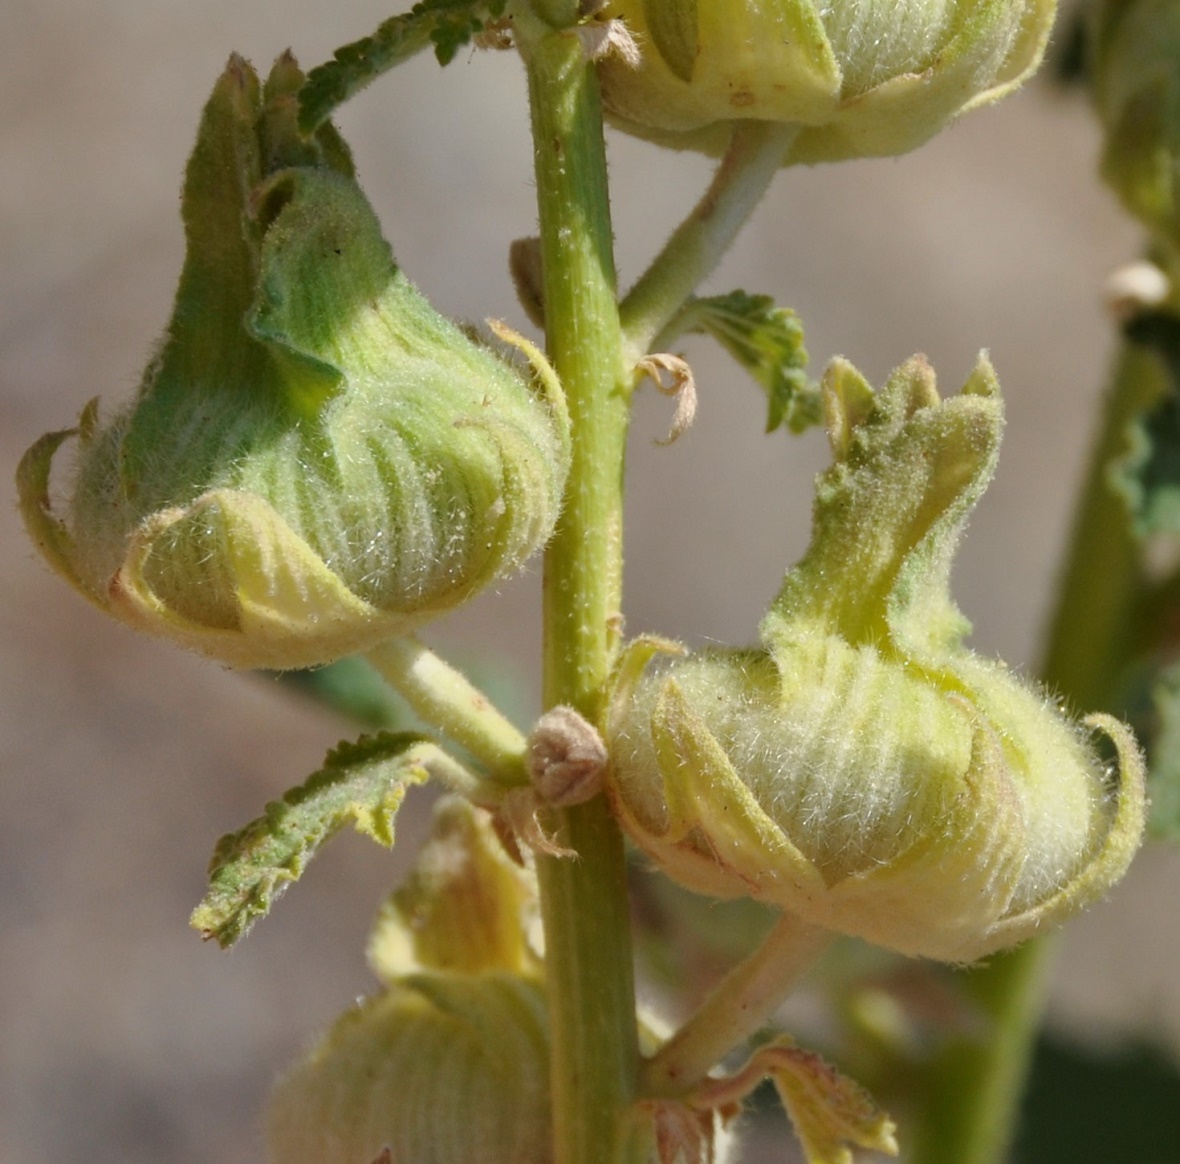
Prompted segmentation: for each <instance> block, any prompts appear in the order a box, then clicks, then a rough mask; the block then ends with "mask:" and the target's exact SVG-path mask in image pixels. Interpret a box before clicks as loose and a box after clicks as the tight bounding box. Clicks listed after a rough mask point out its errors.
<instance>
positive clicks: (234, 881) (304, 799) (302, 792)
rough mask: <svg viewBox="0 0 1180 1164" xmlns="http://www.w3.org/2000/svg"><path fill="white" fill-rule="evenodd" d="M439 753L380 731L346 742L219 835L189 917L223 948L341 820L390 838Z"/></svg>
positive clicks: (386, 841) (387, 841) (419, 740)
mask: <svg viewBox="0 0 1180 1164" xmlns="http://www.w3.org/2000/svg"><path fill="white" fill-rule="evenodd" d="M440 755H442V752H441V749H440V748H439V747H438V745H437V744H434V743H433V742H431V741H430V740H429V739H426V738H425V737H423V736H419V735H411V734H409V733H398V734H392V733H390V732H381V733H379V734H377V735H374V736H362V737H361V738H360V739H359V740H358V741H357V742H356V743H355V744H353V743H348V742H343V743H340V744H339V745H337V747H336V748H335V749H333V751H331V752H329V753H328V757H327V759H326V760H325V761H324V766H323V767H322V768H321V769H320V770H319V771H318V772H316V773H315V774H314V775H312V776H311V777H310V778H309V779H308V780H307V781H306V782H305V783H303V784H300V785H299V786H298V787H297V788H292V789H291V790H290V791H289V792H287V794H286V795H285V796H284V797H283V798H282V800H275V801H272V802H271V803H270V804H268V805H267V806H266V811H265V812H264V813H263V815H262V816H260V817H259V818H258V819H257V820H254V821H251V822H250V823H249V824H248V825H246V827H245V828H243V829H241V830H239V831H238V832H236V833H230V834H229V835H228V836H225V837H222V838H221V840H220V841H218V842H217V848H216V849H215V850H214V852H213V860H212V861H211V862H210V865H209V891H208V892H207V893H206V894H205V897H204V899H203V900H202V901H201V904H200V905H198V906H197V908H196V909H195V910H194V911H193V915H192V917H191V918H190V920H189V924H190V925H191V926H192V927H193V928H194V929H196V930H199V931H200V933H201V936H202V937H204V938H205V939H206V940H208V939H209V938H213V939H215V940H216V941H217V943H218V944H219V945H220V946H221V947H222V948H223V949H226V948H228V947H230V946H232V945H233V944H234V943H235V942H236V941H237V940H238V939H239V938H241V937H244V936H245V935H246V933H247V932H248V931H249V929H250V927H251V926H252V925H253V924H254V923H255V922H256V921H257V920H258V919H259V918H260V917H263V916H265V915H266V914H267V913H268V912H269V911H270V907H271V906H272V905H273V904H274V902H275V901H276V900H277V898H278V897H279V895H280V894H281V893H282V892H283V890H285V889H286V888H287V886H288V885H289V884H290V883H291V882H293V881H297V880H298V879H299V877H300V876H301V875H302V873H303V870H304V869H305V868H306V866H307V862H308V861H309V860H311V858H312V857H314V856H315V854H316V853H317V852H318V851H319V848H320V846H321V845H323V843H324V842H325V841H327V840H328V839H329V838H330V837H331V836H332V835H333V834H334V833H336V832H338V831H339V830H340V829H341V828H343V827H344V825H345V824H347V823H348V822H349V820H351V821H352V823H353V827H354V828H355V829H356V830H357V832H359V833H363V834H365V835H366V836H369V837H372V838H373V840H375V841H376V842H377V843H378V844H380V845H385V846H387V847H389V846H392V845H393V819H394V817H395V816H396V815H397V810H398V809H399V808H400V807H401V803H402V800H403V798H404V797H405V794H406V789H407V788H408V787H409V786H410V785H413V784H421V783H422V782H423V781H425V780H426V778H427V766H428V765H429V763H430V762H431V760H432V759H433V758H435V757H437V756H440Z"/></svg>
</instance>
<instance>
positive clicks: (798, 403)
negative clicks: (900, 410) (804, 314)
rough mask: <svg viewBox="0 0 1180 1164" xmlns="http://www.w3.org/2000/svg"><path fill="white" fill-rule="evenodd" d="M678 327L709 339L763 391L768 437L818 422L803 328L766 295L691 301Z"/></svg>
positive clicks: (818, 406) (820, 415)
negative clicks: (778, 430)
mask: <svg viewBox="0 0 1180 1164" xmlns="http://www.w3.org/2000/svg"><path fill="white" fill-rule="evenodd" d="M678 322H681V321H678ZM682 327H683V330H684V331H692V332H697V333H701V334H704V335H711V336H712V337H713V338H714V339H715V340H717V342H718V343H720V344H721V346H722V347H724V348H725V350H726V351H727V352H729V354H730V355H731V356H733V358H734V359H735V360H737V362H738V363H739V364H741V365H742V367H743V368H745V369H746V371H748V372H749V373H750V375H751V376H753V377H754V379H755V380H757V381H758V383H759V384H761V385H762V387H763V388H765V389H766V392H767V395H768V396H769V398H770V402H769V403H770V407H769V411H768V413H767V417H766V431H767V432H773V431H774V430H775V429H776V428H778V427H779V426H780V425H784V424H785V425H786V427H787V428H789V429H790V430H791V431H792V432H795V433H799V432H803V431H805V430H806V429H808V428H810V427H811V426H812V425H815V424H819V423H820V422H821V421H822V420H823V409H822V405H821V402H820V393H819V385H818V384H817V383H816V382H815V381H814V380H812V379H811V378H810V377H809V376H808V375H807V370H806V369H807V349H806V348H805V347H804V346H803V325H802V324H801V323H800V322H799V317H798V316H797V315H796V314H795V313H794V312H793V311H790V310H788V309H787V308H785V307H777V306H776V305H775V302H774V300H773V299H772V298H771V297H770V296H769V295H750V294H747V292H745V291H731V292H730V293H729V294H728V295H714V296H710V297H709V298H705V299H693V300H691V301H690V302H689V303H688V304H687V306H686V307H685V310H684V314H683V317H682Z"/></svg>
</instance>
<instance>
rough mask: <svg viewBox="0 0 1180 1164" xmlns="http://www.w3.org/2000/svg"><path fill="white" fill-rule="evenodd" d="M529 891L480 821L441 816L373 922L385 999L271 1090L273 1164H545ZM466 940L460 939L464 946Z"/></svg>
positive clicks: (547, 1148)
mask: <svg viewBox="0 0 1180 1164" xmlns="http://www.w3.org/2000/svg"><path fill="white" fill-rule="evenodd" d="M534 909H535V886H534V885H533V883H532V881H531V879H530V877H529V876H528V875H527V874H525V873H524V872H523V870H521V869H520V868H519V867H516V866H514V865H512V864H511V862H510V861H509V860H508V858H507V857H506V856H505V855H504V852H503V849H502V848H501V846H500V843H499V841H498V840H497V838H496V836H495V833H494V832H493V830H492V827H491V824H490V822H489V819H488V817H487V814H486V813H483V812H481V811H480V810H479V809H476V808H473V807H472V806H471V805H470V804H468V803H467V802H466V801H462V800H458V799H448V800H445V801H443V802H441V804H440V806H439V809H438V810H437V812H436V815H435V823H434V829H433V832H432V835H431V838H430V840H429V841H428V843H427V845H426V846H425V848H424V850H423V853H422V856H421V858H420V860H419V863H418V867H417V870H416V872H415V873H414V874H413V876H412V877H411V878H410V880H409V881H408V882H407V883H406V885H405V886H404V887H403V888H401V889H399V890H398V891H397V893H395V894H394V896H393V897H392V898H391V899H390V901H389V903H388V904H387V906H386V907H385V908H384V909H383V910H382V912H381V915H380V916H379V918H378V921H377V925H376V927H375V929H374V933H373V937H372V940H371V943H370V951H369V953H370V961H371V963H372V966H373V969H374V970H375V971H376V973H377V975H378V977H379V978H381V979H382V982H383V987H382V989H381V991H380V992H379V993H378V994H376V995H375V996H374V997H372V998H369V999H366V1000H365V1001H363V1002H361V1003H359V1004H358V1005H357V1006H356V1007H354V1008H353V1009H352V1010H350V1011H348V1012H347V1013H346V1014H344V1015H343V1016H342V1017H341V1018H340V1019H338V1020H337V1022H336V1023H335V1025H334V1026H333V1027H332V1028H331V1030H329V1031H328V1033H327V1034H326V1035H325V1036H324V1037H323V1039H322V1040H321V1041H320V1042H319V1044H318V1045H316V1046H315V1047H313V1048H312V1050H311V1052H310V1054H308V1055H307V1056H306V1057H304V1059H303V1060H302V1061H300V1062H299V1063H298V1064H296V1066H295V1067H293V1068H292V1069H291V1070H290V1071H289V1072H288V1073H287V1074H286V1075H285V1076H284V1077H283V1078H282V1079H281V1080H280V1081H279V1084H278V1086H277V1087H276V1089H275V1093H274V1096H273V1099H272V1101H271V1108H270V1114H269V1119H268V1126H269V1139H270V1150H271V1159H273V1160H274V1161H276V1164H280V1162H281V1164H358V1162H363V1164H368V1162H369V1161H372V1160H376V1159H378V1158H379V1156H380V1153H381V1152H382V1151H383V1150H384V1149H385V1148H388V1149H389V1150H390V1155H391V1158H392V1160H394V1161H402V1160H412V1161H414V1164H474V1162H476V1161H478V1162H479V1164H551V1162H552V1159H553V1156H552V1124H551V1120H550V1114H549V1035H548V1019H547V1014H546V1002H545V991H544V987H543V985H542V983H541V980H540V977H539V960H538V959H537V957H536V955H535V954H533V953H532V952H531V950H530V949H529V948H528V947H527V942H526V941H525V928H526V926H527V923H528V920H529V918H530V917H531V915H532V911H533V910H534ZM465 939H471V940H470V941H465Z"/></svg>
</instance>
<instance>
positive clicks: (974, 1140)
mask: <svg viewBox="0 0 1180 1164" xmlns="http://www.w3.org/2000/svg"><path fill="white" fill-rule="evenodd" d="M1161 377H1162V371H1161V369H1160V367H1159V365H1158V364H1157V363H1156V362H1155V360H1154V357H1153V356H1151V355H1150V354H1149V353H1147V352H1146V351H1145V350H1143V349H1141V348H1136V347H1135V346H1133V345H1128V346H1126V347H1125V348H1124V350H1123V352H1122V354H1121V355H1120V358H1119V361H1118V364H1117V367H1116V370H1115V376H1114V383H1113V384H1112V386H1111V391H1110V395H1109V398H1108V401H1107V405H1106V409H1105V412H1104V415H1103V419H1102V427H1101V430H1100V434H1099V438H1098V440H1097V442H1096V443H1095V446H1094V451H1093V454H1092V457H1091V462H1090V468H1089V471H1088V475H1087V479H1086V483H1085V485H1084V486H1083V490H1082V495H1081V502H1080V505H1079V508H1078V513H1077V516H1076V519H1075V525H1074V533H1073V540H1072V543H1071V546H1070V550H1069V554H1068V557H1067V559H1066V563H1065V568H1064V570H1063V573H1062V581H1061V588H1060V591H1059V592H1060V595H1061V598H1060V601H1059V605H1058V607H1057V611H1056V613H1055V615H1054V618H1053V621H1052V624H1051V630H1050V634H1049V641H1048V644H1047V649H1046V652H1045V664H1044V667H1043V669H1042V676H1043V678H1044V679H1045V681H1046V682H1047V683H1048V684H1049V686H1050V688H1051V689H1052V690H1053V691H1054V692H1056V693H1057V694H1059V695H1061V696H1063V697H1064V698H1065V699H1067V700H1068V701H1069V702H1070V703H1071V704H1072V705H1073V706H1074V707H1076V708H1078V709H1080V710H1085V711H1097V710H1102V711H1110V712H1113V713H1115V714H1118V713H1119V712H1120V711H1122V710H1123V709H1121V708H1119V707H1117V706H1113V704H1114V702H1115V701H1116V699H1117V693H1116V690H1115V685H1116V683H1117V680H1118V676H1119V672H1120V671H1121V670H1122V668H1123V666H1124V665H1125V664H1126V663H1127V661H1128V656H1129V654H1130V653H1131V651H1133V650H1134V649H1135V642H1134V639H1135V635H1134V630H1135V624H1136V617H1137V614H1138V607H1139V604H1140V602H1141V600H1142V598H1143V597H1144V578H1143V573H1142V569H1141V566H1140V559H1139V554H1138V551H1137V548H1136V546H1135V544H1134V542H1133V541H1132V538H1131V534H1130V530H1129V528H1128V516H1127V513H1126V509H1125V507H1124V506H1123V504H1122V502H1121V501H1120V500H1119V499H1118V498H1117V497H1115V496H1114V495H1113V494H1112V493H1111V491H1110V488H1109V486H1108V485H1107V480H1106V473H1107V466H1108V465H1109V464H1110V461H1111V459H1112V458H1113V457H1114V456H1115V455H1116V454H1117V453H1118V452H1119V451H1120V450H1121V448H1122V444H1123V440H1124V435H1123V434H1124V431H1125V428H1126V424H1127V421H1128V420H1129V419H1130V417H1131V416H1132V415H1133V414H1134V413H1135V412H1136V411H1138V410H1139V409H1140V408H1142V407H1144V406H1145V405H1146V404H1148V403H1150V402H1151V401H1152V400H1153V399H1154V398H1155V396H1156V395H1158V393H1159V392H1160V391H1161V388H1162V386H1163V381H1162V378H1161ZM1057 946H1058V943H1057V941H1056V939H1055V938H1052V937H1049V938H1038V939H1035V940H1034V941H1031V942H1028V943H1026V944H1025V945H1023V946H1021V947H1019V948H1018V949H1015V950H1009V951H1006V952H1005V953H1002V954H998V955H997V956H996V957H994V958H993V959H992V960H991V961H990V962H989V963H988V964H987V965H986V966H983V967H981V968H979V969H977V970H972V971H970V972H969V973H968V974H967V976H966V979H965V983H964V989H965V991H966V993H967V994H968V995H969V996H970V997H971V998H972V999H973V1000H974V1001H975V1002H976V1003H977V1004H978V1006H979V1007H980V1009H981V1011H982V1012H983V1014H984V1016H985V1018H986V1020H987V1022H988V1028H987V1030H986V1032H985V1033H984V1035H983V1036H982V1037H966V1036H965V1037H962V1038H957V1039H954V1040H952V1041H951V1042H950V1043H949V1044H948V1045H947V1047H946V1048H945V1049H944V1050H943V1051H942V1052H941V1053H940V1054H939V1055H938V1056H937V1057H936V1059H935V1060H934V1062H933V1063H932V1064H931V1067H930V1071H929V1078H928V1081H927V1082H928V1088H927V1090H926V1092H925V1094H924V1097H923V1108H922V1111H921V1112H920V1114H919V1118H918V1120H917V1143H916V1146H915V1150H914V1153H913V1157H912V1164H1000V1161H1002V1160H1003V1159H1004V1158H1005V1156H1006V1155H1007V1152H1008V1149H1009V1147H1010V1145H1011V1142H1012V1139H1013V1136H1014V1135H1015V1131H1016V1123H1017V1119H1018V1116H1019V1114H1020V1112H1019V1109H1020V1097H1021V1095H1022V1094H1023V1092H1024V1085H1025V1082H1026V1080H1027V1076H1028V1070H1029V1066H1030V1064H1031V1061H1032V1052H1033V1047H1034V1044H1035V1041H1036V1035H1037V1029H1038V1027H1039V1025H1040V1020H1041V1014H1042V1011H1043V1006H1044V999H1045V996H1046V991H1047V985H1048V979H1049V974H1050V971H1051V969H1052V966H1053V960H1054V955H1055V953H1056V950H1057Z"/></svg>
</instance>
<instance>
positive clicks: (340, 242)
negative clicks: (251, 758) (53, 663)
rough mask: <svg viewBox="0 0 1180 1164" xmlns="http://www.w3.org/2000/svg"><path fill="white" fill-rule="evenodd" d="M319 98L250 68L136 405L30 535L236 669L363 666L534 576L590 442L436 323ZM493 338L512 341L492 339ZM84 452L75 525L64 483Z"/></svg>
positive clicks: (39, 494)
mask: <svg viewBox="0 0 1180 1164" xmlns="http://www.w3.org/2000/svg"><path fill="white" fill-rule="evenodd" d="M302 80H303V77H302V74H301V73H300V72H299V70H298V68H297V66H296V65H295V63H294V61H293V60H291V59H290V58H289V57H283V58H280V60H279V62H278V63H277V64H276V65H275V67H274V69H273V70H272V72H271V75H270V76H269V78H268V79H267V81H266V82H265V84H260V83H259V79H258V77H257V76H256V75H255V73H254V71H253V69H252V68H251V67H250V66H249V65H248V64H247V63H246V62H245V61H243V60H242V59H241V58H237V57H235V58H233V59H232V60H231V61H230V64H229V66H228V67H227V68H226V70H225V72H224V74H223V75H222V77H221V78H220V79H219V81H218V83H217V85H216V87H215V88H214V91H213V94H212V96H211V97H210V99H209V101H208V103H207V104H206V106H205V110H204V113H203V115H202V119H201V125H200V129H199V132H198V135H197V141H196V145H195V147H194V150H193V153H192V156H191V157H190V160H189V164H188V169H187V171H186V176H185V186H184V194H183V199H182V212H183V218H184V224H185V232H186V239H187V250H186V258H185V264H184V269H183V271H182V274H181V279H180V286H179V289H178V291H177V296H176V303H175V306H174V309H173V315H172V319H171V322H170V324H169V326H168V329H167V331H166V333H165V336H164V339H163V341H162V344H161V347H160V350H159V353H158V355H157V356H156V358H155V359H154V360H153V361H152V363H151V364H150V366H149V367H148V370H147V372H146V373H145V376H144V380H143V383H142V385H141V387H140V390H139V393H138V395H137V397H136V399H135V400H133V401H132V402H131V403H130V404H129V405H128V406H126V407H124V408H122V409H120V410H118V411H116V412H115V413H114V415H113V416H112V417H110V418H108V419H106V420H105V421H103V422H100V421H99V419H98V416H97V413H96V411H95V409H94V408H93V407H92V406H88V407H87V409H86V410H85V411H84V413H83V416H82V419H81V420H80V422H79V424H78V425H77V427H76V428H74V429H70V430H66V431H63V432H59V433H52V434H49V436H47V437H44V438H42V440H40V441H38V442H37V444H35V445H34V446H33V448H32V449H30V450H29V452H28V453H27V454H26V456H25V458H24V461H23V462H22V465H21V469H20V472H19V474H18V481H19V486H20V495H21V507H22V512H23V516H24V518H25V522H26V525H27V526H28V528H29V530H30V533H31V534H32V536H33V538H34V540H35V541H36V542H37V543H38V545H39V547H40V548H41V549H42V551H43V552H44V554H45V555H46V557H47V558H48V559H49V561H50V562H51V564H52V565H54V567H55V568H57V569H58V571H59V572H60V573H62V574H63V575H64V576H65V577H66V578H67V580H69V581H70V582H71V583H72V584H73V585H74V586H76V587H77V588H78V589H79V590H80V591H81V592H82V593H83V594H84V595H86V596H87V597H88V598H90V599H91V600H92V601H93V602H95V603H96V604H97V605H99V606H100V607H102V608H103V609H105V610H107V611H108V612H109V613H111V614H113V615H115V616H116V617H119V618H121V619H123V620H124V621H126V622H128V623H130V624H132V625H133V626H136V627H138V628H140V629H143V630H146V631H149V632H151V633H155V634H159V635H163V636H165V637H168V638H170V639H172V640H173V641H175V642H178V643H180V644H181V645H183V646H187V647H190V648H192V649H194V650H197V651H200V652H202V653H204V654H206V655H209V656H212V657H214V658H217V659H220V660H221V661H223V662H226V663H229V664H230V665H232V666H238V667H266V668H271V669H276V670H283V669H287V668H292V667H307V666H313V665H318V664H321V663H325V662H330V661H331V660H333V659H336V658H340V657H342V656H344V655H349V654H353V653H355V652H358V651H362V650H365V649H368V648H371V647H373V646H376V645H377V644H378V643H380V642H382V641H383V640H385V639H388V638H390V637H393V636H395V635H400V634H404V633H406V632H407V631H409V630H412V629H413V628H414V627H415V626H417V625H420V624H421V623H423V622H424V621H426V620H428V619H430V618H433V617H435V616H437V615H439V614H441V613H443V612H445V611H447V610H450V609H452V608H453V607H455V606H456V605H458V604H460V603H462V602H464V601H466V600H467V599H468V598H470V597H471V596H472V595H473V594H474V593H475V592H477V591H479V590H480V589H482V588H484V587H486V586H488V585H490V584H491V583H493V582H494V581H496V580H497V579H499V578H501V577H504V576H506V575H508V574H511V573H513V572H515V571H516V570H518V569H519V568H520V567H521V566H522V565H523V563H524V562H525V560H526V559H527V558H528V557H529V556H530V555H531V554H532V553H533V552H534V551H536V550H537V549H538V548H540V547H541V546H542V545H543V544H544V543H545V541H546V540H547V539H548V537H549V535H550V534H551V532H552V530H553V526H554V523H555V521H556V519H557V514H558V510H559V508H560V505H561V499H562V494H563V490H564V485H565V477H566V472H567V469H568V462H569V418H568V415H567V412H566V409H565V403H564V398H563V396H562V393H561V387H560V385H559V384H558V383H557V379H556V376H555V375H554V374H553V372H552V369H550V368H549V366H548V365H547V364H546V363H545V361H544V358H543V357H542V356H541V354H540V353H539V351H537V349H536V348H535V347H534V346H533V345H530V344H528V343H527V341H524V340H522V339H520V337H517V336H515V333H511V332H509V331H507V330H506V329H504V328H502V327H501V328H499V330H498V332H497V334H498V335H500V336H501V337H502V338H503V339H504V341H505V342H506V343H508V344H509V345H511V346H513V347H515V348H516V349H517V351H523V352H524V353H525V355H526V356H527V359H528V365H529V366H528V367H524V366H518V362H517V361H514V360H510V359H508V358H506V357H504V356H502V355H501V354H500V352H499V351H498V350H494V349H493V348H492V347H491V346H490V345H489V344H486V343H483V342H480V341H479V340H478V339H473V338H472V337H471V336H469V335H467V334H466V333H465V332H464V331H463V330H462V329H461V328H460V327H458V326H456V325H455V324H453V323H452V322H450V321H449V320H447V319H444V318H443V317H442V316H440V315H439V314H438V312H436V311H435V310H434V309H433V308H432V307H431V306H430V304H429V303H428V302H427V301H426V300H425V298H424V297H423V296H422V295H421V293H420V292H419V291H418V290H417V289H416V288H415V287H414V286H413V284H411V283H410V281H409V280H408V279H407V278H406V276H405V274H404V273H403V272H402V271H401V270H400V269H399V268H398V266H397V265H396V263H395V262H394V258H393V255H392V253H391V251H390V247H389V244H388V243H387V242H386V241H385V239H384V238H383V236H382V233H381V227H380V223H379V222H378V220H377V217H376V215H375V214H374V212H373V209H372V207H371V206H370V205H369V202H368V200H367V199H366V198H365V195H364V193H363V192H362V191H361V188H360V186H359V185H358V184H357V182H356V179H355V175H354V173H353V169H352V163H351V159H350V157H349V155H348V150H347V147H346V146H345V145H344V143H343V141H342V140H341V139H340V138H339V135H338V134H337V133H336V131H335V130H334V129H333V128H332V127H331V126H330V125H324V126H322V127H321V128H320V129H318V130H317V131H316V132H315V133H314V134H313V135H310V136H308V135H304V134H303V133H302V132H301V131H300V130H299V129H298V126H297V124H296V120H295V111H296V104H295V93H296V92H297V91H298V89H299V87H300V85H301V84H302ZM493 330H496V328H495V327H493ZM68 441H72V442H73V443H74V445H75V446H76V464H75V468H74V473H73V478H72V490H71V494H70V497H69V500H68V504H67V505H65V506H64V507H61V510H60V512H59V511H58V507H56V506H55V505H54V504H53V502H52V499H51V488H50V471H51V465H52V462H53V459H54V456H55V454H56V453H57V452H58V450H59V448H60V447H61V446H62V445H63V444H65V443H66V442H68Z"/></svg>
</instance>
